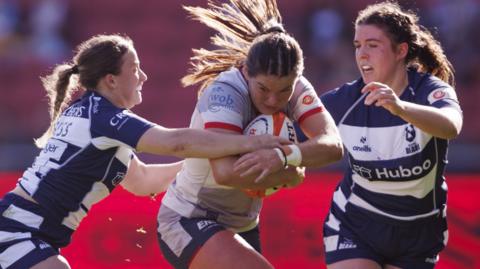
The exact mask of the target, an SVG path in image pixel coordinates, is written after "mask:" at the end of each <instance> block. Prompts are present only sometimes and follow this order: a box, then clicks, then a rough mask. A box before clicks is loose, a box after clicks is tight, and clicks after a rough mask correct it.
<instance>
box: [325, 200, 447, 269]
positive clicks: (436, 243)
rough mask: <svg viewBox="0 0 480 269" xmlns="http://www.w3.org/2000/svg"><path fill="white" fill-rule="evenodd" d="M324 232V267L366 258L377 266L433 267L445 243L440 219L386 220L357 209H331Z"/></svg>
mask: <svg viewBox="0 0 480 269" xmlns="http://www.w3.org/2000/svg"><path fill="white" fill-rule="evenodd" d="M332 224H335V225H332ZM323 233H324V243H325V259H326V263H327V264H332V263H335V262H338V261H342V260H347V259H354V258H365V259H369V260H373V261H376V262H377V263H378V264H379V265H386V264H390V265H394V266H397V267H400V268H415V269H431V268H434V267H435V264H436V262H437V261H438V257H439V256H438V254H439V253H440V251H442V250H443V249H444V248H445V245H446V242H447V240H448V230H447V222H446V219H445V218H444V217H442V216H437V215H435V216H431V217H427V218H425V219H421V220H415V221H397V220H390V221H385V217H383V216H379V215H377V214H375V213H372V212H369V211H366V210H364V209H360V208H358V207H356V206H347V213H345V212H342V211H341V210H339V209H338V208H336V212H335V209H334V208H332V210H331V211H330V214H329V216H328V218H327V220H326V222H325V224H324V226H323Z"/></svg>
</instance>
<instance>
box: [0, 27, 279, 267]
mask: <svg viewBox="0 0 480 269" xmlns="http://www.w3.org/2000/svg"><path fill="white" fill-rule="evenodd" d="M72 76H74V78H75V79H78V82H79V84H78V85H77V83H73V82H72V83H70V82H71V79H72V80H73V78H71V77H72ZM146 80H147V76H146V74H145V73H144V72H143V71H142V69H141V68H140V61H139V59H138V56H137V53H136V50H135V48H134V46H133V42H132V41H131V40H130V39H129V38H128V37H124V36H119V35H100V36H95V37H93V38H91V39H89V40H87V41H85V42H84V43H82V44H81V45H80V46H79V47H78V49H77V54H76V55H75V57H74V58H73V60H72V63H71V64H63V65H59V66H57V67H56V69H55V70H54V72H53V74H52V75H50V76H47V77H45V78H44V79H43V82H44V86H45V89H46V90H47V93H48V96H49V97H50V115H51V126H50V128H49V129H48V130H47V132H45V134H44V135H43V136H42V137H41V138H40V139H38V140H37V145H38V146H40V147H41V151H40V153H39V155H38V156H37V157H36V159H35V161H34V163H33V165H32V166H31V167H30V168H28V169H27V170H26V171H25V172H24V174H23V176H22V177H21V178H20V179H19V181H18V184H17V186H16V187H15V189H14V190H12V191H11V192H9V193H8V194H7V195H6V196H5V197H4V198H3V199H2V200H1V201H0V213H1V216H0V268H2V269H7V268H8V269H16V268H19V269H20V268H21V269H24V268H35V269H42V268H48V269H60V268H70V266H69V264H68V262H67V261H66V260H65V259H64V258H63V257H62V256H61V255H60V254H59V248H61V247H65V246H66V245H68V243H69V242H70V237H71V235H72V233H73V232H74V231H75V230H76V229H77V227H78V225H79V224H80V222H81V220H82V219H83V218H84V217H85V216H86V215H87V213H88V211H89V210H90V208H91V206H92V205H93V204H95V203H97V202H98V201H100V200H102V199H103V198H105V197H106V196H107V195H109V194H110V192H111V191H112V190H113V189H114V188H115V187H116V186H117V185H118V184H121V185H122V186H123V187H125V188H126V189H127V190H129V191H131V192H133V193H135V194H137V195H148V194H152V193H159V192H162V191H164V190H165V189H166V188H167V186H168V184H169V183H170V182H171V180H172V179H173V178H174V176H175V174H176V173H177V172H178V171H179V170H180V168H181V166H182V165H183V164H182V162H178V163H174V164H165V165H161V164H151V165H147V164H144V163H142V162H141V161H140V160H139V159H138V158H137V157H136V156H135V153H134V152H135V151H143V152H149V153H154V154H162V155H174V156H177V157H210V158H218V157H222V156H228V155H235V154H240V153H245V152H248V151H252V150H255V149H257V147H267V148H272V147H275V146H280V145H281V144H283V143H287V142H288V141H286V140H285V139H280V138H274V137H269V136H264V137H259V138H256V137H244V136H233V135H227V134H218V133H214V132H208V131H203V130H194V129H189V128H186V129H167V128H164V127H162V126H159V125H156V124H154V123H152V122H149V121H147V120H145V119H143V118H141V117H139V116H137V115H135V114H134V113H132V112H131V111H130V110H129V109H130V108H132V107H133V106H135V105H138V104H140V103H141V101H142V93H141V90H142V86H143V83H144V82H145V81H146ZM76 88H81V89H82V90H86V91H85V93H84V94H83V96H82V97H81V98H79V99H78V100H77V101H75V102H73V103H72V104H69V101H70V96H71V94H72V92H73V90H74V89H76ZM267 173H268V172H267Z"/></svg>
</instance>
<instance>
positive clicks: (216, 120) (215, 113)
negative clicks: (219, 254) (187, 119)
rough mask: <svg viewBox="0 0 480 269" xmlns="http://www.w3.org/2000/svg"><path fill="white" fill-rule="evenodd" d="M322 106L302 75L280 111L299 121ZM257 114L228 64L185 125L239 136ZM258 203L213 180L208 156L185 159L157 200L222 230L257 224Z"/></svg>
mask: <svg viewBox="0 0 480 269" xmlns="http://www.w3.org/2000/svg"><path fill="white" fill-rule="evenodd" d="M322 109H323V107H322V105H321V102H320V99H319V98H318V96H317V94H316V92H315V90H314V89H313V87H312V85H311V84H310V83H309V82H308V81H307V80H306V79H305V78H304V77H301V78H300V79H299V80H298V82H297V84H296V85H295V89H294V93H293V96H292V98H291V99H290V101H289V103H288V105H287V107H286V108H285V111H284V112H285V113H286V114H287V115H288V117H289V118H290V119H292V120H295V121H298V122H301V121H302V120H303V119H305V118H306V117H308V116H309V115H312V114H315V113H318V112H320V111H322ZM257 115H258V111H257V110H256V108H255V106H254V105H253V103H252V101H251V99H250V95H249V91H248V86H247V82H246V81H245V79H244V78H243V76H242V74H241V72H240V71H239V70H238V69H236V68H232V69H230V70H229V71H225V72H223V73H221V74H220V75H219V77H218V78H217V79H216V80H215V81H214V82H213V83H212V84H211V85H210V86H209V87H207V88H206V89H205V91H204V92H203V94H202V95H201V97H200V99H199V100H198V103H197V105H196V107H195V111H194V112H193V115H192V119H191V123H190V127H191V128H196V129H208V128H220V129H226V130H233V131H236V132H238V133H239V134H242V132H243V129H244V128H245V127H246V126H247V125H248V123H250V121H251V120H253V119H254V118H255V117H256V116H257ZM261 201H262V200H261V199H260V198H253V197H249V196H247V195H246V194H245V192H244V191H242V190H240V189H236V188H231V187H228V186H222V185H219V184H217V183H216V182H215V180H214V178H213V175H212V171H211V167H210V164H209V161H208V159H197V158H191V159H186V160H185V163H184V166H183V169H182V170H181V172H180V173H179V174H178V175H177V178H176V180H175V181H174V182H173V184H171V185H170V187H169V188H168V190H167V193H166V194H165V196H164V198H163V201H162V204H163V205H164V206H167V207H168V208H170V209H172V210H174V211H176V212H178V213H179V214H180V215H182V216H184V217H188V218H193V217H208V218H212V219H216V220H217V221H218V222H220V223H222V224H224V225H225V226H226V227H227V228H231V229H233V230H235V231H237V232H241V231H246V230H249V229H251V228H253V227H254V226H255V225H257V223H258V215H259V212H260V208H261Z"/></svg>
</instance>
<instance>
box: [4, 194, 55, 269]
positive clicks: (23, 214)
mask: <svg viewBox="0 0 480 269" xmlns="http://www.w3.org/2000/svg"><path fill="white" fill-rule="evenodd" d="M45 224H46V221H45V219H44V218H43V217H42V209H41V208H40V206H39V205H38V204H36V203H33V202H30V201H28V200H25V199H23V198H22V197H20V196H17V195H15V194H11V193H9V194H7V195H5V197H4V198H3V199H2V200H1V201H0V269H7V268H8V269H24V268H30V267H32V266H33V265H35V264H37V263H39V262H41V261H43V260H45V259H47V258H48V257H51V256H54V255H58V254H59V250H58V248H56V247H53V246H52V245H51V244H50V243H49V242H48V238H47V237H45V236H42V235H44V233H43V232H42V230H43V229H45Z"/></svg>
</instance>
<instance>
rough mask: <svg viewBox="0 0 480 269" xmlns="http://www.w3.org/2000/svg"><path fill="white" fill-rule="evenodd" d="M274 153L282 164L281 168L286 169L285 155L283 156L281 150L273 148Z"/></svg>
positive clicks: (283, 153)
mask: <svg viewBox="0 0 480 269" xmlns="http://www.w3.org/2000/svg"><path fill="white" fill-rule="evenodd" d="M274 150H275V152H277V155H278V158H280V161H282V163H283V167H284V168H287V166H288V164H287V155H285V152H284V151H283V149H281V148H274Z"/></svg>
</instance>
